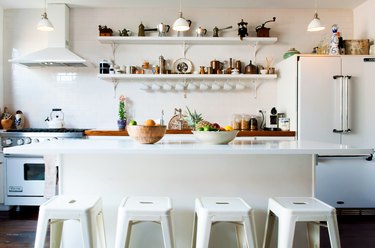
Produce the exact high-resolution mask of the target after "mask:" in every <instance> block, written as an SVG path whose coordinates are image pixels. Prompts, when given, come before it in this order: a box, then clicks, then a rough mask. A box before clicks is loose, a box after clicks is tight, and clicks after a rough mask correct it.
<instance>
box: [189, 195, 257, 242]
mask: <svg viewBox="0 0 375 248" xmlns="http://www.w3.org/2000/svg"><path fill="white" fill-rule="evenodd" d="M252 212H253V210H252V208H251V207H250V206H249V205H248V204H247V203H246V202H245V201H244V200H243V199H241V198H239V197H201V198H197V199H195V216H194V225H193V240H192V247H193V248H195V247H197V248H208V245H209V240H210V233H211V226H212V225H213V224H215V223H218V222H232V223H235V224H236V230H237V243H238V245H239V246H240V247H257V241H256V235H255V224H254V223H255V222H254V216H253V214H252Z"/></svg>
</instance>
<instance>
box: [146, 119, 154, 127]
mask: <svg viewBox="0 0 375 248" xmlns="http://www.w3.org/2000/svg"><path fill="white" fill-rule="evenodd" d="M145 126H149V127H150V126H155V121H154V120H151V119H148V120H146V121H145Z"/></svg>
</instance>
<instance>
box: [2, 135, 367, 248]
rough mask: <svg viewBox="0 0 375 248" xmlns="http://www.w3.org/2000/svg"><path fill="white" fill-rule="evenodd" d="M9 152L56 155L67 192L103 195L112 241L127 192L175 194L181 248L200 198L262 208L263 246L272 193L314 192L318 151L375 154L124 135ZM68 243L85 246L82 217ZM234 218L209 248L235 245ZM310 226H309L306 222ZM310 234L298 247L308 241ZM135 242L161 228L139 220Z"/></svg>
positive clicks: (145, 245) (152, 243) (309, 145)
mask: <svg viewBox="0 0 375 248" xmlns="http://www.w3.org/2000/svg"><path fill="white" fill-rule="evenodd" d="M4 152H5V154H34V155H40V154H44V155H46V154H56V155H58V156H59V158H60V163H59V166H60V168H59V180H60V181H59V187H60V193H61V194H72V195H77V194H95V195H100V196H101V197H102V198H103V204H104V218H105V228H106V235H107V245H108V246H107V247H113V246H114V238H115V228H116V217H117V207H118V205H119V203H120V201H121V199H122V198H123V197H125V196H134V195H141V196H143V195H146V196H147V195H149V196H169V197H171V198H172V201H173V205H174V211H173V221H174V234H175V239H176V247H177V248H188V247H190V242H191V232H192V223H193V214H194V199H195V198H196V197H199V196H239V197H242V198H243V199H244V200H245V201H247V202H248V203H249V204H250V205H251V206H252V207H253V208H254V211H255V221H256V229H257V237H258V243H259V245H261V244H262V237H263V233H264V225H265V220H266V210H267V201H268V198H269V197H271V196H313V195H314V170H315V164H316V163H315V162H316V155H344V154H346V155H370V154H372V152H373V150H372V149H370V148H350V147H346V146H339V145H333V144H323V143H313V142H298V141H270V140H267V141H254V140H250V139H248V138H245V137H244V138H236V139H235V140H234V141H233V142H231V143H230V144H229V145H204V144H200V143H198V142H196V141H195V139H194V137H193V136H192V135H182V136H181V135H166V136H165V137H164V138H163V139H162V140H161V141H160V142H159V143H157V144H154V145H140V144H137V143H135V142H134V141H132V140H131V139H130V138H129V137H123V138H121V139H111V138H108V137H107V138H104V139H86V140H59V141H51V142H47V143H39V144H31V145H25V146H16V147H11V148H5V149H4ZM69 225H70V228H69V230H68V231H67V233H65V234H66V235H65V237H64V247H80V246H79V245H80V243H81V240H80V233H79V231H76V229H78V225H77V223H75V222H73V223H69ZM228 227H230V225H229V224H225V225H217V226H214V229H213V232H212V239H211V242H210V247H215V248H222V247H225V248H228V247H236V246H235V244H236V243H235V236H234V235H233V233H230V232H228V231H233V230H231V229H228ZM301 227H303V226H301ZM304 234H305V232H304V230H299V232H298V233H297V235H296V239H295V245H296V247H306V246H305V236H304ZM131 247H142V248H149V247H152V248H157V247H162V241H161V231H160V229H159V226H157V225H156V224H153V223H150V224H145V225H136V226H135V227H134V229H133V235H132V240H131Z"/></svg>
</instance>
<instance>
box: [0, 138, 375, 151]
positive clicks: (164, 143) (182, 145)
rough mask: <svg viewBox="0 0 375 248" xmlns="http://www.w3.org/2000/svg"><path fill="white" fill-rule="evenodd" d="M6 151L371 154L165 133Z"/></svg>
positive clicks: (333, 147)
mask: <svg viewBox="0 0 375 248" xmlns="http://www.w3.org/2000/svg"><path fill="white" fill-rule="evenodd" d="M4 153H5V154H28V155H44V154H318V155H370V154H372V153H373V149H372V148H369V147H350V146H346V145H337V144H328V143H319V142H308V141H303V142H301V141H290V140H286V141H285V140H252V139H249V138H248V137H237V138H236V139H235V140H234V141H232V142H231V143H229V144H228V145H206V144H201V143H199V142H198V141H197V140H196V139H195V138H194V136H193V135H166V136H164V138H163V139H162V140H161V141H159V142H158V143H156V144H152V145H142V144H138V143H136V142H135V141H133V140H132V139H131V138H130V137H121V139H113V138H105V139H66V140H56V141H49V142H43V143H36V144H29V145H23V146H15V147H9V148H4Z"/></svg>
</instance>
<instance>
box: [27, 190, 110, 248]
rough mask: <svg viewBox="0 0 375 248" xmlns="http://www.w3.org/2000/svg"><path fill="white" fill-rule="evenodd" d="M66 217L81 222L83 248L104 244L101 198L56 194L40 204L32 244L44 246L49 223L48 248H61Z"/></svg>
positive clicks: (38, 247) (102, 245) (38, 246)
mask: <svg viewBox="0 0 375 248" xmlns="http://www.w3.org/2000/svg"><path fill="white" fill-rule="evenodd" d="M66 220H78V221H80V223H81V229H82V235H83V244H84V247H87V248H92V247H93V248H96V247H102V248H104V247H106V241H105V232H104V221H103V210H102V200H101V198H100V197H98V196H68V195H59V196H55V197H53V198H51V199H50V200H48V201H47V202H45V203H43V204H42V205H41V206H40V208H39V216H38V224H37V230H36V236H35V245H34V247H35V248H42V247H44V243H45V239H46V234H47V228H48V224H50V225H51V235H50V240H51V242H50V247H60V244H61V237H62V231H63V223H64V221H66ZM97 238H99V242H98V240H97ZM99 244H100V246H99Z"/></svg>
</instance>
